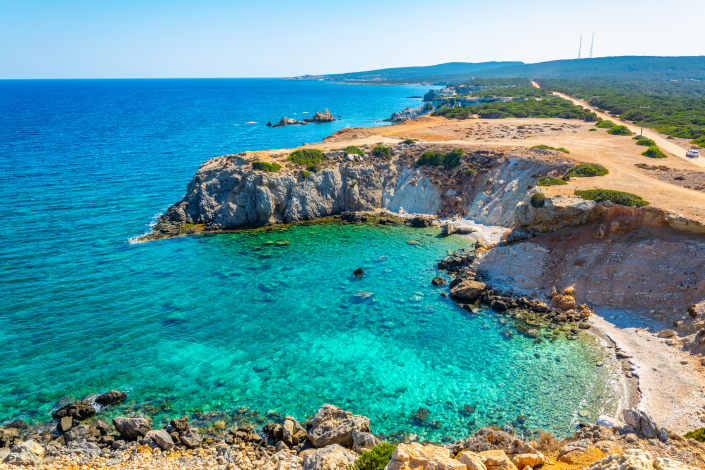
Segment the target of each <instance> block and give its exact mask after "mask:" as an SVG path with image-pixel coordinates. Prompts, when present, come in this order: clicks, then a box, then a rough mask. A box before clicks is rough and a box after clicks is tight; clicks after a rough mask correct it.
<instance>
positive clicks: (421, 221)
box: [409, 216, 433, 227]
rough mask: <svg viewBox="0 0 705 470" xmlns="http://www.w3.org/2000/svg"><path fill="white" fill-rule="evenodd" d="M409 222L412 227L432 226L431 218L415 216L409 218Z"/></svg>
mask: <svg viewBox="0 0 705 470" xmlns="http://www.w3.org/2000/svg"><path fill="white" fill-rule="evenodd" d="M409 224H411V226H412V227H433V219H431V218H429V217H419V216H416V217H412V218H411V220H409Z"/></svg>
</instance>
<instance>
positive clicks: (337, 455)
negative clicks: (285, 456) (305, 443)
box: [303, 444, 356, 470]
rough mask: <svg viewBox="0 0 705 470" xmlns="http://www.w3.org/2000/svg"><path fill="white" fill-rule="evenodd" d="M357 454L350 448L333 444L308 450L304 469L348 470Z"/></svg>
mask: <svg viewBox="0 0 705 470" xmlns="http://www.w3.org/2000/svg"><path fill="white" fill-rule="evenodd" d="M355 459H356V456H355V454H353V453H352V452H350V451H349V450H347V449H345V448H343V447H341V446H339V445H338V444H332V445H329V446H326V447H324V448H322V449H314V450H308V451H306V452H305V454H304V461H303V468H304V470H346V469H347V468H348V467H349V466H350V465H352V464H353V463H355Z"/></svg>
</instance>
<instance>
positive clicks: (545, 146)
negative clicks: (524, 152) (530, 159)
mask: <svg viewBox="0 0 705 470" xmlns="http://www.w3.org/2000/svg"><path fill="white" fill-rule="evenodd" d="M531 148H532V149H546V150H558V151H559V152H563V153H570V152H569V151H568V150H566V149H564V148H563V147H558V148H556V147H549V146H548V145H543V144H541V145H534V146H533V147H531Z"/></svg>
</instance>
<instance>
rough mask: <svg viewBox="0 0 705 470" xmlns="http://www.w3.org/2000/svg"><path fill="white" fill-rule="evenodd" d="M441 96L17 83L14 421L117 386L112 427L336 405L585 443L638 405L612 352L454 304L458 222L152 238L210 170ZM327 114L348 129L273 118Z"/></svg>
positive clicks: (7, 102)
mask: <svg viewBox="0 0 705 470" xmlns="http://www.w3.org/2000/svg"><path fill="white" fill-rule="evenodd" d="M426 91H428V87H425V86H409V85H404V86H363V85H350V84H336V83H329V82H317V81H303V82H299V81H281V80H276V79H194V80H191V79H184V80H156V79H155V80H6V81H0V204H1V205H2V206H1V210H0V240H1V243H0V291H1V292H2V302H1V303H0V344H2V361H0V424H2V423H5V422H8V421H11V420H14V419H19V418H22V419H25V420H27V421H28V422H30V423H34V424H40V423H47V422H49V421H51V412H52V410H55V409H57V408H58V407H60V406H62V405H63V404H65V403H67V402H70V401H72V400H78V399H84V398H88V397H90V396H91V395H94V394H96V393H102V392H106V391H109V390H111V389H117V390H123V391H126V392H127V393H128V399H127V401H126V402H125V403H123V404H122V405H119V406H113V407H109V408H105V409H101V410H100V414H101V416H104V417H105V418H106V419H109V418H110V417H111V416H115V415H119V414H131V415H133V414H139V415H143V416H146V417H149V418H151V419H152V420H153V423H154V425H155V427H156V426H157V425H164V424H165V423H166V422H168V420H169V419H170V418H174V417H178V416H182V415H188V416H189V417H190V418H191V420H192V421H193V422H195V423H198V424H199V425H203V426H209V425H212V424H213V422H214V421H224V422H226V423H230V422H233V421H235V420H240V421H241V420H250V421H252V422H254V423H255V424H257V425H260V426H261V425H262V424H263V423H265V422H268V421H270V420H278V419H279V420H280V419H281V417H282V416H286V415H289V416H294V417H295V418H297V419H298V420H300V421H305V420H306V419H310V417H311V416H312V415H313V414H315V412H316V411H317V410H318V408H319V407H320V406H321V405H323V404H325V403H330V404H334V405H337V406H340V407H342V408H344V409H346V410H350V411H352V412H353V413H356V414H363V415H365V416H367V417H369V418H370V420H371V423H370V426H371V428H372V430H373V432H375V433H385V434H395V433H396V435H399V434H400V433H408V432H411V433H415V434H418V435H419V437H420V438H421V439H430V440H434V441H441V442H446V441H449V440H453V439H458V438H462V437H465V436H467V435H468V434H469V433H471V432H473V431H474V430H477V429H479V428H480V427H482V426H487V425H493V426H511V427H512V428H513V429H515V431H516V432H518V433H520V434H524V433H530V432H531V431H532V430H535V429H542V430H546V431H552V432H554V433H556V434H557V435H566V434H568V433H571V432H572V431H573V430H574V429H576V426H577V425H578V423H579V422H581V421H586V422H589V421H593V422H594V420H595V419H596V418H597V416H598V415H599V414H603V413H604V414H610V413H614V412H616V410H617V409H618V408H619V406H620V405H621V403H622V401H623V399H624V392H623V384H622V382H621V379H620V368H619V364H617V363H616V362H614V360H611V359H610V358H609V356H608V355H606V354H605V347H604V345H603V344H602V343H601V341H600V340H598V339H596V338H594V337H592V336H590V335H585V334H583V335H581V339H579V340H577V341H569V340H568V339H567V338H566V337H565V335H564V334H562V333H559V334H556V332H555V331H552V330H548V329H544V330H542V336H541V337H540V338H534V337H529V336H526V335H524V334H522V333H521V332H520V331H518V330H516V329H515V328H514V326H513V322H512V320H511V318H509V317H507V316H505V315H500V314H496V313H494V312H492V311H489V310H486V309H481V310H480V312H479V313H476V314H473V313H471V312H468V311H467V310H464V309H461V308H459V307H457V306H456V305H455V304H454V303H453V302H452V301H450V300H449V299H446V298H443V297H441V296H440V293H441V292H443V291H444V290H446V289H447V287H435V286H433V285H431V282H430V281H431V279H432V278H433V277H435V276H438V275H441V276H444V274H443V273H439V271H438V270H437V268H436V263H437V262H438V261H439V260H440V259H441V258H443V257H444V256H446V255H447V254H448V252H449V251H452V250H460V249H468V248H469V247H468V246H467V244H466V243H465V242H464V240H463V239H462V238H459V237H447V238H442V237H440V234H439V230H438V229H433V228H431V229H411V228H407V227H393V226H385V227H377V226H372V225H340V224H337V223H325V224H303V225H299V226H291V227H286V228H279V229H268V230H254V231H246V232H239V233H232V234H217V235H200V236H191V237H183V238H176V239H169V240H161V241H154V242H148V243H134V242H133V240H134V238H135V237H138V236H139V235H142V234H144V233H146V232H148V231H149V229H150V227H151V225H152V224H154V222H155V221H156V219H157V217H158V216H159V215H160V214H161V213H163V212H164V211H165V210H166V209H167V208H168V207H169V206H170V205H171V204H173V203H175V202H177V201H179V200H180V199H181V197H182V196H183V195H184V193H185V190H186V185H187V184H188V182H189V181H190V180H191V178H192V176H193V174H194V173H195V172H196V170H197V169H198V167H199V165H200V164H202V163H203V162H205V161H206V160H208V159H210V158H212V157H215V156H218V155H222V154H231V153H238V152H241V151H245V150H262V149H269V148H290V147H295V146H298V145H301V144H303V143H311V142H317V141H320V140H321V139H323V138H324V137H325V136H327V135H329V134H331V133H332V132H335V131H337V130H340V129H343V128H346V127H356V126H379V125H387V123H385V122H383V121H382V119H384V118H387V117H389V116H390V115H391V113H392V112H395V111H399V110H401V109H403V108H404V107H406V106H412V107H413V106H419V105H420V104H421V100H420V99H418V98H411V97H412V96H419V95H423V94H424V93H425V92H426ZM325 108H327V109H329V110H330V112H331V113H332V114H333V115H334V116H336V121H335V122H332V123H326V124H309V125H306V126H289V127H282V128H270V127H267V126H266V124H267V122H268V121H271V122H273V123H275V122H278V121H279V119H281V118H282V117H283V116H286V117H289V118H295V119H303V118H305V117H309V116H313V114H314V113H315V112H317V111H323V110H324V109H325ZM359 267H362V268H363V269H364V271H365V274H364V276H363V277H362V278H361V279H359V278H356V277H354V276H353V275H352V272H353V270H355V269H357V268H359ZM446 277H447V276H446ZM507 329H509V330H510V331H512V332H513V334H512V335H507V334H506V331H505V330H507ZM509 336H511V338H509ZM542 338H543V339H542Z"/></svg>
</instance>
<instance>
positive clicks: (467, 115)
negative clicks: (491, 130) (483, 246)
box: [431, 106, 477, 119]
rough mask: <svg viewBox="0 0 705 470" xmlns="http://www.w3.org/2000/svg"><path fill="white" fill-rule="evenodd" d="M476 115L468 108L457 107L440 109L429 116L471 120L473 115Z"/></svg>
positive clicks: (474, 111)
mask: <svg viewBox="0 0 705 470" xmlns="http://www.w3.org/2000/svg"><path fill="white" fill-rule="evenodd" d="M475 113H477V111H476V110H473V108H472V107H470V106H459V107H455V108H441V109H437V110H436V111H434V112H432V113H431V116H443V117H445V118H447V119H472V116H473V114H475Z"/></svg>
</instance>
